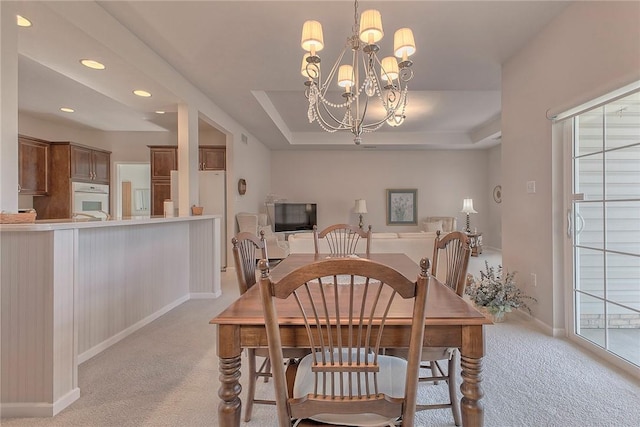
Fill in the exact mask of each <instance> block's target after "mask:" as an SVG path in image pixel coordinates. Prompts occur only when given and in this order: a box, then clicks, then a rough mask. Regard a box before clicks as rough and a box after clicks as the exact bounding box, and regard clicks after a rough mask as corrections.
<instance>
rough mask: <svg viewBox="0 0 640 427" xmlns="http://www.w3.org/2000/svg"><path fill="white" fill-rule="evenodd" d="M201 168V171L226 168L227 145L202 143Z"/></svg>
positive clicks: (200, 151)
mask: <svg viewBox="0 0 640 427" xmlns="http://www.w3.org/2000/svg"><path fill="white" fill-rule="evenodd" d="M199 154H200V155H199V158H200V163H199V169H200V170H201V171H220V170H225V169H226V154H227V150H226V148H225V147H216V146H209V145H201V146H200V149H199Z"/></svg>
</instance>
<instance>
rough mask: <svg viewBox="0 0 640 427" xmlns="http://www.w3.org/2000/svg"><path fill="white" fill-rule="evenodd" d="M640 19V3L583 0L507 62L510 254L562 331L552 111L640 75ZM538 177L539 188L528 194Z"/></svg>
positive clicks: (505, 165) (560, 214)
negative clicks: (533, 275)
mask: <svg viewBox="0 0 640 427" xmlns="http://www.w3.org/2000/svg"><path fill="white" fill-rule="evenodd" d="M639 17H640V2H576V3H574V4H572V5H571V6H569V7H568V8H567V9H566V10H565V11H564V12H563V13H562V14H561V15H560V16H559V17H558V18H556V19H555V20H554V21H553V22H551V24H550V25H549V26H547V28H545V30H544V31H543V32H541V33H540V34H539V35H538V36H536V37H535V38H534V39H533V40H532V41H531V42H530V43H529V44H528V45H527V46H526V47H525V48H524V49H522V50H521V51H520V52H519V53H518V54H517V55H516V56H515V57H513V58H511V59H510V60H509V61H508V62H507V63H506V64H505V65H504V67H503V73H502V178H503V179H502V180H503V184H502V188H503V191H504V198H503V203H502V232H503V237H502V243H503V260H504V264H505V266H506V267H508V268H509V269H510V270H517V271H518V272H519V279H520V282H519V283H520V284H521V285H524V287H525V291H526V292H527V293H529V294H532V295H533V296H535V297H537V298H538V304H535V305H534V306H533V309H534V315H535V316H536V317H537V318H538V319H540V320H541V321H542V322H544V323H546V324H547V325H548V326H549V327H550V328H554V329H557V330H561V329H563V328H565V322H564V311H563V310H562V308H563V307H559V306H562V305H563V304H562V302H561V298H560V297H559V295H561V294H562V292H558V288H564V287H566V286H571V285H570V284H569V283H565V282H564V281H563V280H562V278H563V275H564V274H563V266H564V262H563V258H562V246H563V245H564V243H565V238H564V235H563V229H564V227H563V224H564V209H563V206H561V203H559V202H557V201H556V202H555V203H554V197H555V196H556V194H557V193H558V192H561V191H562V188H563V186H562V181H561V172H562V170H561V168H558V167H554V168H553V169H552V165H554V164H557V163H559V162H561V159H558V158H557V157H558V156H557V154H555V153H559V152H560V151H561V150H554V146H553V145H552V137H551V135H552V128H551V126H552V123H551V121H550V120H548V119H547V117H546V113H547V111H548V110H551V111H557V110H558V109H561V108H568V107H571V106H576V105H579V104H580V103H582V102H585V101H587V100H589V99H592V98H595V97H596V96H599V95H604V94H606V93H607V92H609V91H611V90H614V89H616V88H619V87H622V86H624V85H625V84H628V83H630V82H631V81H633V80H637V79H640V25H639ZM555 143H558V141H555ZM554 156H555V157H554ZM554 171H555V176H554ZM532 180H535V181H536V190H537V191H536V193H535V194H529V193H527V192H526V182H527V181H532ZM560 199H562V198H561V197H560ZM554 254H555V255H554ZM530 273H536V274H537V287H535V288H534V287H532V286H531V284H530V277H531V276H530ZM554 287H555V288H556V295H557V296H556V297H555V298H554Z"/></svg>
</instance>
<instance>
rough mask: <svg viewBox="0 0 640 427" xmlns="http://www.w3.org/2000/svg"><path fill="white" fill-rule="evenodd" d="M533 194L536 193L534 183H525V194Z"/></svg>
mask: <svg viewBox="0 0 640 427" xmlns="http://www.w3.org/2000/svg"><path fill="white" fill-rule="evenodd" d="M535 192H536V182H535V181H527V193H535Z"/></svg>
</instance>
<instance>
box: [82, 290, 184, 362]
mask: <svg viewBox="0 0 640 427" xmlns="http://www.w3.org/2000/svg"><path fill="white" fill-rule="evenodd" d="M189 297H190V296H189V294H187V295H184V296H182V297H180V298H178V299H177V300H175V301H173V302H172V303H170V304H167V305H165V306H164V307H162V308H161V309H160V310H158V311H156V312H155V313H152V314H150V315H149V316H147V317H145V318H144V319H142V320H140V321H138V322H136V323H134V324H133V325H131V326H129V327H128V328H126V329H124V330H122V331H120V332H118V333H117V334H115V335H114V336H112V337H111V338H108V339H106V340H104V341H102V342H101V343H100V344H98V345H95V346H93V347H91V348H90V349H89V350H87V351H85V352H84V353H81V354H79V355H78V364H81V363H83V362H86V361H87V360H89V359H91V358H92V357H93V356H95V355H97V354H98V353H100V352H102V351H104V350H106V349H107V348H109V347H111V346H112V345H114V344H115V343H117V342H118V341H120V340H122V339H124V338H126V337H127V336H129V335H131V334H132V333H134V332H135V331H137V330H138V329H140V328H142V327H143V326H146V325H148V324H149V323H151V322H153V321H154V320H156V319H157V318H158V317H160V316H162V315H163V314H166V313H168V312H169V311H171V310H173V309H174V308H176V307H177V306H179V305H180V304H182V303H183V302H185V301H188V300H189Z"/></svg>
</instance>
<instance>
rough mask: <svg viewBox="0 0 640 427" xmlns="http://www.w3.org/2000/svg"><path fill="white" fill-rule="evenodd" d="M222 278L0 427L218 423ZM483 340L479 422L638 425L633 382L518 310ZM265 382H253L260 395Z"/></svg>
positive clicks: (420, 420)
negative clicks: (212, 292)
mask: <svg viewBox="0 0 640 427" xmlns="http://www.w3.org/2000/svg"><path fill="white" fill-rule="evenodd" d="M478 261H480V260H478ZM223 277H224V281H223V291H224V296H223V297H222V298H221V299H219V300H192V301H188V302H186V303H184V304H182V305H181V306H179V307H177V308H176V309H174V310H172V311H171V312H169V313H167V314H166V315H164V316H162V317H161V318H160V319H158V320H156V321H155V322H153V323H152V324H150V325H148V326H147V327H145V328H143V329H141V330H140V331H138V332H137V333H135V334H133V335H131V336H129V337H127V338H126V339H124V340H123V341H121V342H119V343H118V344H116V345H114V346H112V347H110V348H109V349H107V350H105V351H104V352H102V353H100V354H99V355H97V356H96V357H94V358H92V359H90V360H88V361H87V362H85V363H83V364H82V365H81V366H80V369H79V385H80V388H81V397H80V399H79V400H77V401H76V402H75V403H73V404H72V405H71V406H70V407H68V408H67V409H65V410H64V411H62V412H61V413H60V414H58V415H57V416H56V417H54V418H49V419H35V418H32V419H24V418H22V419H3V420H2V426H3V427H4V426H65V427H67V426H150V427H151V426H153V427H155V426H180V427H188V426H216V425H217V413H216V410H217V406H218V402H219V398H218V395H217V390H218V386H219V382H218V375H219V372H218V361H217V356H216V350H215V342H216V341H215V340H216V328H215V327H214V326H212V325H209V324H208V321H209V319H210V318H212V317H213V316H215V314H216V313H217V312H219V311H220V310H222V309H223V308H224V307H226V306H227V305H228V304H229V303H230V302H231V301H233V299H234V298H236V297H237V290H236V289H235V287H236V285H235V279H234V273H233V272H227V273H225V274H223ZM486 342H487V356H486V357H485V358H484V364H483V368H484V370H483V372H484V381H483V388H484V392H485V397H484V399H483V402H484V406H485V425H486V426H488V427H515V426H531V427H542V426H545V427H546V426H563V427H572V426H576V427H578V426H580V427H604V426H618V427H623V426H637V425H638V420H640V405H639V402H640V400H639V399H640V398H639V396H640V384H639V383H638V382H636V381H632V380H629V379H627V378H626V377H625V375H624V374H622V373H620V371H617V370H615V369H613V368H611V367H610V366H609V365H607V364H606V363H604V362H602V361H600V360H599V359H597V358H595V356H593V355H591V354H590V353H588V352H585V351H583V350H581V349H580V348H578V347H576V346H575V345H573V344H572V343H569V342H568V341H566V340H562V339H558V338H552V337H549V336H546V335H544V334H542V333H541V332H540V331H539V330H538V329H537V328H536V326H535V324H534V323H533V322H528V321H527V320H525V319H523V318H521V317H519V316H517V315H515V316H514V315H512V316H511V317H510V318H509V319H508V321H507V322H506V323H503V324H497V325H494V326H489V327H487V340H486ZM241 380H242V381H241V382H242V384H243V387H244V386H245V385H246V378H244V377H243V378H242V379H241ZM270 387H271V383H267V384H264V383H261V382H259V383H258V395H262V396H267V395H269V394H270V393H271V388H270ZM445 393H446V391H445V386H444V385H440V386H433V385H427V384H424V385H421V390H420V395H421V399H430V400H432V399H434V398H435V396H436V395H440V396H444V395H445ZM241 397H242V398H244V393H243V394H242V395H241ZM274 411H275V408H274V407H273V406H266V405H255V406H254V416H253V420H252V421H251V422H250V423H247V424H245V425H247V426H260V427H266V426H275V425H276V423H275V417H274ZM416 425H418V426H453V420H452V418H451V413H450V411H449V410H448V409H441V410H432V411H424V412H421V413H419V414H418V416H417V419H416Z"/></svg>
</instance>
